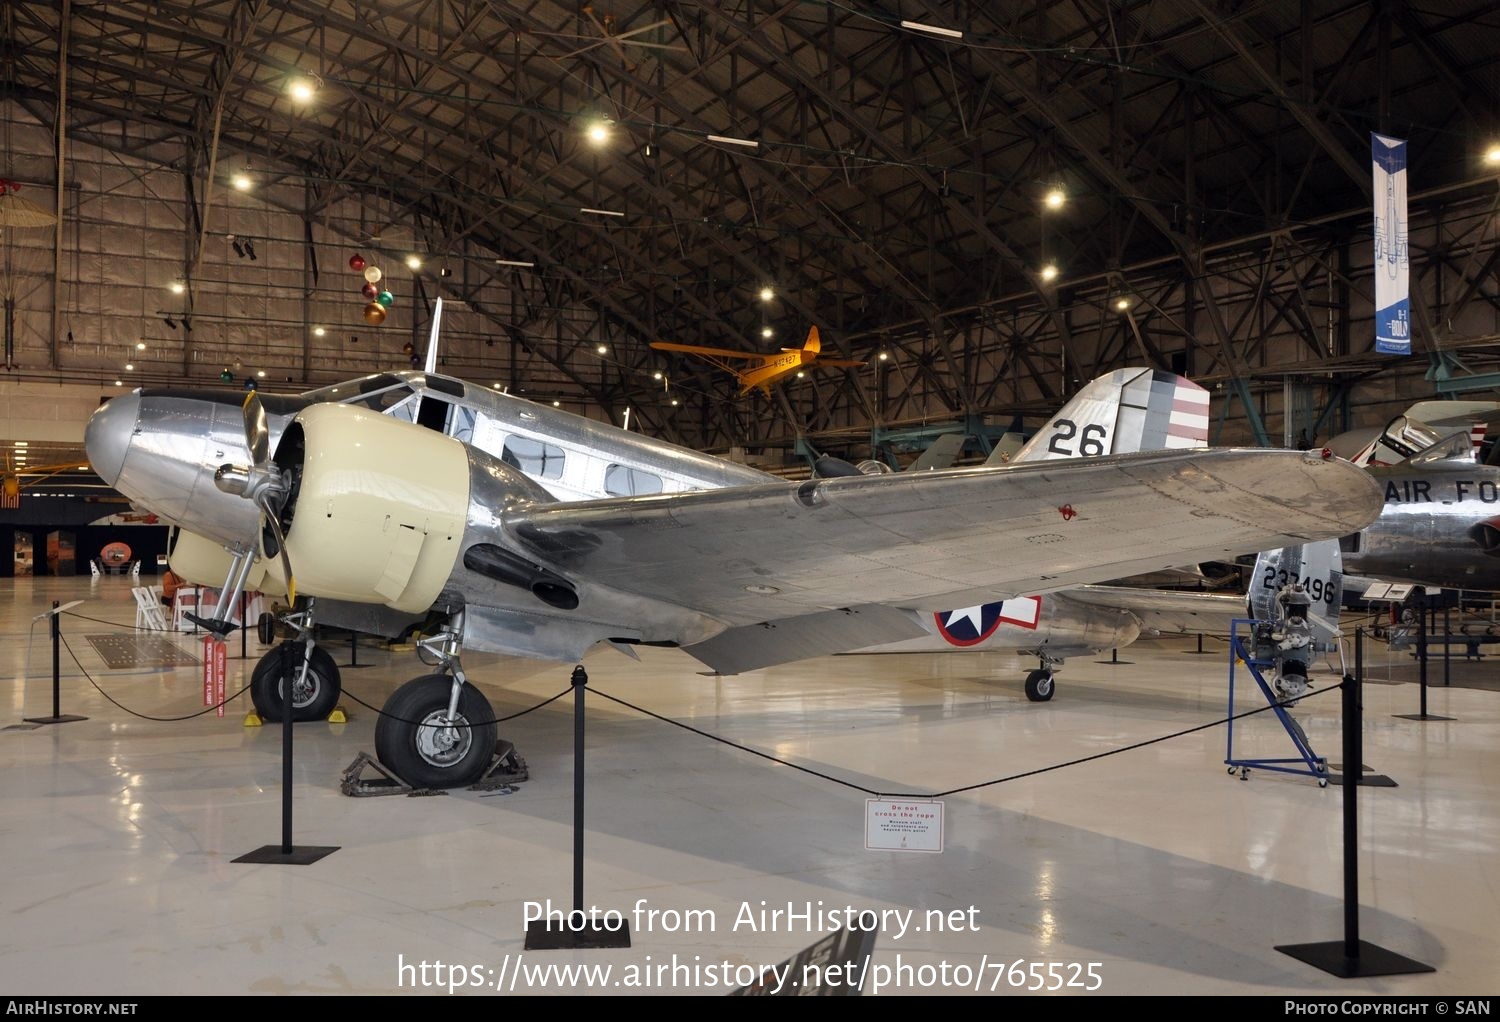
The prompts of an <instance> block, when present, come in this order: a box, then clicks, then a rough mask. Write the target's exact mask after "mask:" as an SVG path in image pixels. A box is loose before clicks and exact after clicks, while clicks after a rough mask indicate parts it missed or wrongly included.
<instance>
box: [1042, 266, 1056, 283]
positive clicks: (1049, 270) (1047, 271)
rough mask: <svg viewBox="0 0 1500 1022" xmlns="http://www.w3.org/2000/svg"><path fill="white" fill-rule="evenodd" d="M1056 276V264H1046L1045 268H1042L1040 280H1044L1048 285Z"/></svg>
mask: <svg viewBox="0 0 1500 1022" xmlns="http://www.w3.org/2000/svg"><path fill="white" fill-rule="evenodd" d="M1057 274H1058V269H1057V264H1056V263H1048V264H1047V265H1046V266H1043V267H1042V269H1041V273H1040V276H1041V278H1042V279H1043V280H1045V281H1046V282H1047V283H1049V284H1050V283H1051V282H1052V281H1054V280H1056V279H1057Z"/></svg>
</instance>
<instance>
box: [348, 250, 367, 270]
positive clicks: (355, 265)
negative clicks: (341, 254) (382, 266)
mask: <svg viewBox="0 0 1500 1022" xmlns="http://www.w3.org/2000/svg"><path fill="white" fill-rule="evenodd" d="M364 268H365V257H364V256H362V255H360V254H359V253H358V252H356V253H354V255H352V256H350V257H349V269H351V270H353V271H354V272H355V273H358V272H359V271H360V270H363V269H364Z"/></svg>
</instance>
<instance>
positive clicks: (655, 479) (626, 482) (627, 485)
mask: <svg viewBox="0 0 1500 1022" xmlns="http://www.w3.org/2000/svg"><path fill="white" fill-rule="evenodd" d="M604 492H605V493H607V494H609V495H610V496H611V497H640V496H643V495H645V494H647V493H660V492H661V476H658V475H653V474H652V473H650V472H642V471H641V470H640V469H638V468H631V467H630V466H629V465H611V466H609V468H607V469H605V470H604Z"/></svg>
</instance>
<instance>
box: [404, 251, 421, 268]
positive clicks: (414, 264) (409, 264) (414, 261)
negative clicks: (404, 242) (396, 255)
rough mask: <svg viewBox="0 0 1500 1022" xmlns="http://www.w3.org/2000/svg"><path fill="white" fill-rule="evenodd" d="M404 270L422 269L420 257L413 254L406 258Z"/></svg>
mask: <svg viewBox="0 0 1500 1022" xmlns="http://www.w3.org/2000/svg"><path fill="white" fill-rule="evenodd" d="M406 268H407V269H408V270H420V269H421V268H422V257H421V256H419V255H417V254H415V253H413V254H411V255H409V256H407V257H406Z"/></svg>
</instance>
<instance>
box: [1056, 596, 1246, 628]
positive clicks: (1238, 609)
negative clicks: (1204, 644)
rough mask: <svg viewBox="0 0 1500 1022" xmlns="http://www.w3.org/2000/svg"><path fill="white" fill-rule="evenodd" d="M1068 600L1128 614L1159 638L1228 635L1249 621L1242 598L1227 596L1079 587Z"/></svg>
mask: <svg viewBox="0 0 1500 1022" xmlns="http://www.w3.org/2000/svg"><path fill="white" fill-rule="evenodd" d="M1067 595H1068V599H1070V600H1073V601H1075V602H1077V603H1087V604H1090V605H1092V606H1096V607H1110V608H1113V609H1115V610H1124V611H1129V612H1130V613H1131V614H1134V615H1135V617H1136V619H1137V620H1138V621H1140V623H1141V628H1142V630H1143V631H1151V632H1157V633H1160V634H1174V633H1175V634H1178V635H1193V634H1196V633H1199V632H1201V633H1203V634H1204V635H1224V636H1227V635H1228V634H1229V623H1230V622H1231V621H1233V620H1234V619H1235V618H1242V617H1249V616H1250V614H1249V611H1248V610H1247V609H1246V607H1245V598H1244V597H1243V596H1231V595H1230V594H1228V593H1193V592H1183V591H1172V590H1167V589H1134V588H1131V587H1129V586H1079V587H1078V588H1076V589H1069V590H1068V594H1067Z"/></svg>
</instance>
